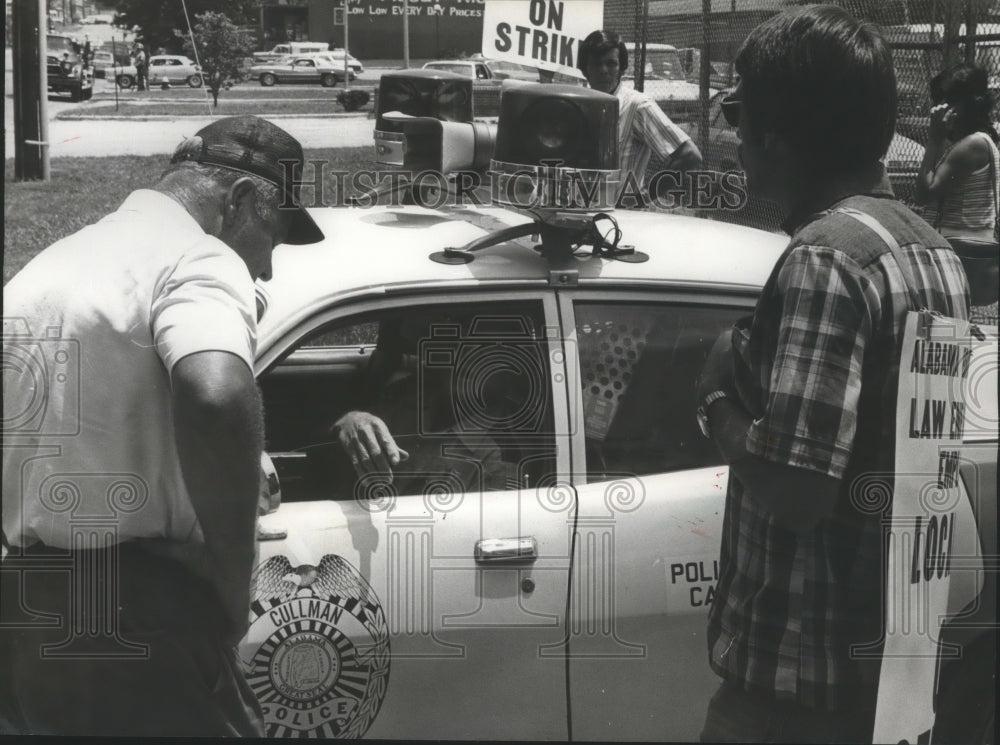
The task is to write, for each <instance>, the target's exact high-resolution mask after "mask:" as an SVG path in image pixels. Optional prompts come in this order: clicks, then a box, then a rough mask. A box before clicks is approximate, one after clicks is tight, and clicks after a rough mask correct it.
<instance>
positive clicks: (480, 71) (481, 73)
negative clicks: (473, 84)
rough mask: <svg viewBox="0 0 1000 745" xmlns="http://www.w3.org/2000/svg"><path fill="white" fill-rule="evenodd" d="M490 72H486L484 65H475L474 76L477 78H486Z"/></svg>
mask: <svg viewBox="0 0 1000 745" xmlns="http://www.w3.org/2000/svg"><path fill="white" fill-rule="evenodd" d="M489 76H490V74H489V73H488V72H486V65H476V78H477V79H479V80H486V79H487V78H489Z"/></svg>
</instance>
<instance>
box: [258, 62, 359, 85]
mask: <svg viewBox="0 0 1000 745" xmlns="http://www.w3.org/2000/svg"><path fill="white" fill-rule="evenodd" d="M348 76H349V77H350V79H351V80H354V78H355V77H356V76H355V73H354V71H353V70H348V71H347V72H346V73H345V72H344V66H343V63H341V64H340V65H335V64H333V62H332V61H330V60H328V59H323V58H320V57H317V56H315V55H312V54H309V55H290V56H288V57H282V58H281V59H279V60H276V61H274V62H263V63H261V64H259V65H252V66H251V67H250V77H251V78H253V79H255V80H259V81H260V84H261V85H263V86H271V85H274V84H275V83H319V84H320V85H322V86H323V87H324V88H332V87H333V86H335V85H336V84H337V83H342V82H344V80H346V79H347V78H348Z"/></svg>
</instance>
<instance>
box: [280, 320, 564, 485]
mask: <svg viewBox="0 0 1000 745" xmlns="http://www.w3.org/2000/svg"><path fill="white" fill-rule="evenodd" d="M548 337H549V335H548V333H547V332H546V330H545V327H544V324H543V312H542V307H541V303H540V302H537V303H534V302H525V301H518V302H517V303H513V302H491V303H478V304H475V303H473V304H468V303H461V304H460V303H450V304H444V303H441V304H430V305H417V306H412V305H408V306H406V307H401V308H395V309H382V310H378V311H371V312H367V313H361V314H358V315H354V316H351V317H348V318H345V319H343V320H338V321H335V322H333V323H330V324H327V325H325V326H322V327H320V328H318V329H316V330H314V331H313V332H311V333H309V334H308V335H306V336H305V337H304V338H303V339H301V340H300V341H299V342H298V343H297V344H296V345H295V346H294V347H293V349H292V351H291V352H290V353H288V354H287V355H286V356H285V357H284V358H283V360H282V361H280V362H279V363H278V364H277V365H275V366H274V367H272V368H271V369H270V370H269V371H268V372H267V373H265V374H264V375H263V376H262V377H261V389H262V391H263V394H264V410H265V417H266V427H265V431H266V433H267V449H268V451H269V452H281V453H289V452H296V453H301V454H303V455H304V460H305V461H306V463H307V464H308V466H309V467H308V468H307V469H302V468H301V467H300V472H299V474H298V476H299V478H300V479H302V480H301V481H295V480H294V479H293V480H291V481H289V480H287V479H284V478H283V479H282V483H283V487H282V489H283V499H286V498H287V499H289V500H290V501H298V500H301V499H331V498H332V499H341V498H351V497H352V496H353V495H354V494H355V491H356V490H357V489H365V488H367V487H368V486H369V485H370V484H371V483H372V479H374V480H375V482H377V481H378V479H377V477H376V476H372V477H371V479H368V480H364V479H362V478H360V477H359V476H358V475H357V474H356V473H355V471H354V469H353V467H352V466H351V463H350V461H349V458H348V456H347V454H346V453H345V452H344V450H343V448H342V447H341V445H340V443H339V441H338V439H337V437H336V435H331V426H332V425H333V424H334V423H335V422H336V421H338V420H339V419H340V418H341V417H343V416H344V415H346V414H348V412H357V411H361V412H365V413H367V414H370V415H374V416H376V417H378V418H379V419H380V420H382V422H384V424H385V426H386V427H387V429H388V431H389V432H390V433H391V435H392V437H393V439H394V440H395V442H396V444H397V445H398V446H399V447H400V448H402V449H403V450H405V451H406V452H407V453H408V454H409V458H408V459H407V460H406V461H405V462H404V463H403V464H401V465H400V466H399V467H398V468H397V469H394V473H393V479H392V488H393V489H394V490H396V493H399V494H404V493H405V494H421V493H427V491H428V490H433V489H434V488H435V484H436V483H439V482H441V480H442V479H443V480H444V481H446V482H447V483H448V485H449V489H451V490H452V491H455V490H456V489H457V490H458V491H463V492H467V491H480V490H488V491H496V490H506V489H516V488H518V487H519V486H520V487H523V486H525V485H533V484H536V483H538V482H539V481H540V480H541V479H543V478H546V477H548V476H550V475H551V474H552V473H553V472H554V467H555V452H556V448H555V433H554V431H553V418H554V415H553V406H552V394H551V382H550V381H551V377H550V373H549V354H548V344H549V338H548ZM383 477H384V474H383ZM436 480H437V481H436ZM383 481H384V478H383ZM286 487H287V490H291V492H290V494H289V495H288V496H287V497H286V494H285V492H286ZM459 487H460V488H459Z"/></svg>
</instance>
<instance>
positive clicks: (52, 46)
mask: <svg viewBox="0 0 1000 745" xmlns="http://www.w3.org/2000/svg"><path fill="white" fill-rule="evenodd" d="M46 42H47V46H48V50H49V51H50V52H70V53H72V52H75V51H76V49H75V48H74V47H73V42H72V41H70V40H69V39H67V38H66V37H65V36H49V37H48V38H47V39H46Z"/></svg>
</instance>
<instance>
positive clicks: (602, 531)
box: [560, 290, 752, 741]
mask: <svg viewBox="0 0 1000 745" xmlns="http://www.w3.org/2000/svg"><path fill="white" fill-rule="evenodd" d="M560 307H561V311H562V315H563V318H564V322H565V323H566V331H565V336H566V338H567V351H566V355H567V359H568V360H571V361H570V362H569V367H570V371H571V380H570V388H571V390H573V391H574V392H575V394H576V395H575V396H574V397H573V398H572V399H571V411H572V412H573V417H572V419H571V424H570V426H571V431H572V432H573V433H574V439H573V474H574V482H575V483H576V484H577V490H578V499H579V513H578V514H579V516H578V525H579V530H578V534H577V538H576V553H575V561H574V576H573V584H572V587H571V591H570V594H571V597H570V635H569V659H570V700H571V710H572V713H573V715H572V726H573V737H574V738H575V739H578V740H595V739H596V740H682V741H696V740H697V739H698V735H699V732H700V729H701V725H702V723H703V720H704V714H705V710H706V706H707V704H708V700H709V698H710V697H711V695H712V693H714V691H715V689H716V688H717V686H718V683H719V681H718V679H717V678H716V677H715V676H714V675H713V674H712V672H711V671H710V670H709V667H708V652H707V646H706V642H705V627H706V621H707V612H708V609H709V608H710V606H711V604H712V602H713V600H714V593H715V582H716V579H717V576H718V563H717V562H718V553H719V547H720V541H721V528H722V515H723V506H724V500H725V490H726V483H727V473H728V472H727V468H725V467H723V466H721V465H719V464H720V463H721V459H720V458H719V455H718V453H717V452H716V451H715V448H714V445H713V444H712V443H711V442H710V441H708V440H707V439H705V438H703V437H702V435H701V434H700V432H699V430H698V427H697V424H696V419H695V408H696V406H697V401H696V396H695V381H696V379H697V376H698V373H699V371H700V370H701V366H702V364H703V362H704V360H705V358H706V356H707V354H708V351H709V349H710V348H711V346H712V344H713V343H714V341H715V339H716V337H717V336H718V334H719V333H720V332H721V331H722V330H724V329H726V328H727V327H729V326H731V325H732V323H733V322H734V320H735V319H736V318H737V317H739V316H740V315H742V314H744V313H747V312H749V311H750V310H751V309H752V298H750V297H749V296H747V297H726V296H721V295H715V296H712V295H708V296H706V295H704V294H702V295H692V294H690V293H682V292H668V291H663V292H658V293H656V294H648V293H624V292H622V293H615V294H611V293H601V294H598V293H594V292H584V291H582V290H581V291H578V292H573V293H564V294H562V295H561V299H560Z"/></svg>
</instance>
